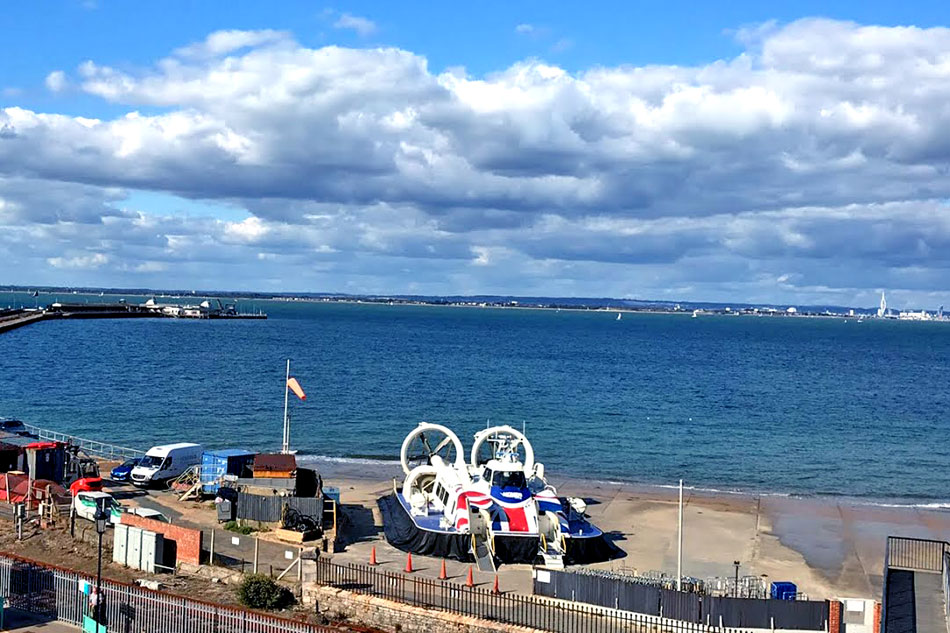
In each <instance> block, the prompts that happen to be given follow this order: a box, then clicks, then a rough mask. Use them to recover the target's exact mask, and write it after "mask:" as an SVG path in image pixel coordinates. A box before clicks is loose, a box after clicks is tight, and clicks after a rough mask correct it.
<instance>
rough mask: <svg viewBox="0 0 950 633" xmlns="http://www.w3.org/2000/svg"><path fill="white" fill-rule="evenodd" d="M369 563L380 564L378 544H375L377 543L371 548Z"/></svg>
mask: <svg viewBox="0 0 950 633" xmlns="http://www.w3.org/2000/svg"><path fill="white" fill-rule="evenodd" d="M369 564H370V565H378V564H379V563H377V562H376V546H375V545H373V549H371V550H370V551H369Z"/></svg>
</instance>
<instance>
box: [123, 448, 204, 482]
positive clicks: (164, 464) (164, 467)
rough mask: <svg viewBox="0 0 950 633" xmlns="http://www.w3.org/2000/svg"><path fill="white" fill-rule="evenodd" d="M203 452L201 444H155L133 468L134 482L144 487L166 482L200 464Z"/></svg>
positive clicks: (132, 477)
mask: <svg viewBox="0 0 950 633" xmlns="http://www.w3.org/2000/svg"><path fill="white" fill-rule="evenodd" d="M203 452H204V449H203V448H201V445H200V444H165V445H164V446H153V447H152V448H150V449H148V452H147V453H145V457H143V458H142V461H141V462H139V465H138V466H136V467H135V468H133V469H132V476H131V479H132V483H133V484H135V485H136V486H140V487H142V488H147V487H148V486H152V485H156V484H161V483H166V482H168V481H170V480H172V479H174V478H176V477H178V476H179V475H181V474H182V473H183V472H185V471H186V470H188V469H189V468H190V467H191V466H195V465H197V464H200V463H201V454H202V453H203Z"/></svg>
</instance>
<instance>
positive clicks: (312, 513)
mask: <svg viewBox="0 0 950 633" xmlns="http://www.w3.org/2000/svg"><path fill="white" fill-rule="evenodd" d="M284 506H289V507H290V508H292V509H294V510H296V511H297V512H299V513H300V514H301V515H303V516H305V517H310V518H311V519H313V520H314V521H315V522H316V524H317V525H322V524H323V498H321V497H279V496H274V495H255V494H250V493H247V492H241V493H238V498H237V508H236V511H237V518H239V519H247V520H250V521H267V522H274V521H280V519H281V514H282V513H283V510H284Z"/></svg>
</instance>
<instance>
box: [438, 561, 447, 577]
mask: <svg viewBox="0 0 950 633" xmlns="http://www.w3.org/2000/svg"><path fill="white" fill-rule="evenodd" d="M448 578H449V575H448V574H447V573H445V559H442V569H441V570H440V571H439V580H448Z"/></svg>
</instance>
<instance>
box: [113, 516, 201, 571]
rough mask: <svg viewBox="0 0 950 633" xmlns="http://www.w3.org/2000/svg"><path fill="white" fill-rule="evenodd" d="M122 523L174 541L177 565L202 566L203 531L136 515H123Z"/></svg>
mask: <svg viewBox="0 0 950 633" xmlns="http://www.w3.org/2000/svg"><path fill="white" fill-rule="evenodd" d="M122 523H123V524H125V525H131V526H132V527H138V528H142V529H144V530H150V531H152V532H158V533H159V534H162V535H163V536H164V537H165V540H166V541H174V542H175V548H176V550H177V555H176V561H175V562H176V563H177V562H182V563H191V564H192V565H200V564H201V530H193V529H191V528H185V527H179V526H177V525H171V524H169V523H165V522H163V521H156V520H155V519H146V518H145V517H140V516H138V515H136V514H128V513H126V514H123V515H122Z"/></svg>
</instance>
